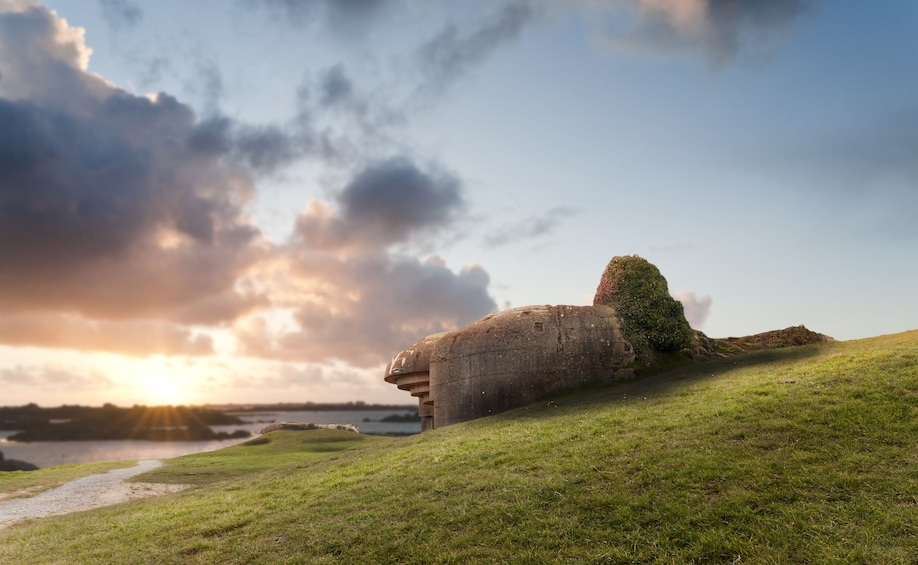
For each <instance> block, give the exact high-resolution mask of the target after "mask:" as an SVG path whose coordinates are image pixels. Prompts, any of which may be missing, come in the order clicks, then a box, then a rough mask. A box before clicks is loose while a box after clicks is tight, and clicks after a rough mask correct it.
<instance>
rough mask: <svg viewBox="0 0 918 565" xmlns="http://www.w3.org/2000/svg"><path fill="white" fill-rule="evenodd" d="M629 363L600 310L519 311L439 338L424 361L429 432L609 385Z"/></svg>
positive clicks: (617, 331) (630, 356)
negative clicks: (431, 412)
mask: <svg viewBox="0 0 918 565" xmlns="http://www.w3.org/2000/svg"><path fill="white" fill-rule="evenodd" d="M632 360H634V353H633V352H632V350H631V346H630V345H629V344H628V342H627V341H625V339H624V337H623V334H622V331H621V326H620V322H619V320H618V317H617V316H616V314H615V310H613V309H612V308H610V307H608V306H526V307H523V308H514V309H512V310H505V311H503V312H499V313H497V314H492V315H490V316H486V317H484V318H482V319H480V320H478V321H476V322H473V323H471V324H469V325H468V326H465V327H464V328H460V329H458V330H455V331H452V332H448V333H446V334H445V335H442V336H441V337H440V338H439V339H438V340H437V343H436V344H435V345H434V348H433V351H432V353H431V357H430V398H431V400H432V401H433V409H434V427H438V428H439V427H441V426H448V425H450V424H454V423H456V422H464V421H466V420H472V419H475V418H480V417H482V416H488V415H490V414H497V413H499V412H503V411H506V410H509V409H511V408H516V407H519V406H525V405H526V404H530V403H532V402H534V401H536V400H539V399H541V398H545V397H547V396H551V395H553V394H557V393H559V392H562V391H565V390H570V389H572V388H576V387H579V386H583V385H585V384H588V383H592V382H597V381H604V380H612V379H614V378H615V372H616V370H619V369H621V368H622V367H624V366H625V365H627V364H628V363H630V362H631V361H632Z"/></svg>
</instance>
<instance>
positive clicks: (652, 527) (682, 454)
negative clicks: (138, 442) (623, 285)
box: [0, 332, 918, 563]
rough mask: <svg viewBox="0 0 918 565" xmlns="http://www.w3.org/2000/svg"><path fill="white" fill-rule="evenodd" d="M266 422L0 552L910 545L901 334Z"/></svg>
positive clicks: (563, 551)
mask: <svg viewBox="0 0 918 565" xmlns="http://www.w3.org/2000/svg"><path fill="white" fill-rule="evenodd" d="M311 434H315V435H311ZM268 437H270V438H271V439H272V441H271V442H270V443H262V444H261V445H241V446H237V447H234V448H230V449H228V450H224V451H221V452H216V453H213V454H208V455H206V456H201V455H198V456H188V457H183V458H177V459H174V460H172V461H170V462H169V465H168V466H167V468H165V469H163V470H161V471H157V472H154V474H153V475H146V476H144V477H142V478H141V479H142V480H151V478H152V479H154V480H162V481H169V482H189V481H194V483H195V484H196V486H195V488H193V489H190V490H188V491H185V492H183V493H181V494H178V495H170V496H165V497H160V498H156V499H148V500H144V501H139V502H134V503H130V504H124V505H120V506H115V507H110V508H107V509H100V510H94V511H91V512H85V513H80V514H74V515H68V516H60V517H55V518H47V519H42V520H35V521H32V522H29V523H27V524H25V525H22V526H19V527H16V528H11V529H8V530H5V531H2V532H0V563H75V562H79V563H93V562H96V563H120V562H124V563H145V562H150V563H154V562H155V563H469V562H482V563H498V562H499V563H556V562H565V563H578V562H585V563H636V562H637V563H690V562H696V563H728V562H735V563H833V562H837V563H858V562H862V563H907V562H911V560H912V559H913V558H914V556H916V555H918V535H916V534H918V461H916V459H918V449H916V441H918V332H909V333H906V334H899V335H895V336H885V337H880V338H874V339H870V340H862V341H856V342H844V343H836V344H825V345H820V346H807V347H802V348H794V349H787V350H775V351H766V352H761V353H754V354H750V355H748V356H744V357H739V358H731V359H725V360H723V361H716V362H710V363H706V364H700V365H697V366H693V367H688V368H685V369H680V370H678V371H673V372H670V373H666V374H664V375H658V376H656V377H652V378H648V379H646V380H643V381H637V382H632V383H628V384H624V385H618V386H610V387H606V388H596V389H593V390H589V391H583V392H578V393H576V394H570V395H566V396H563V397H560V398H557V399H555V400H554V401H550V402H544V403H541V404H539V405H536V406H531V407H529V408H526V409H522V410H517V411H514V412H509V413H506V414H502V415H499V416H497V417H493V418H487V419H482V420H478V421H474V422H468V423H465V424H459V425H455V426H450V427H448V428H444V429H440V430H436V431H433V432H429V433H425V434H422V435H421V436H415V437H411V438H401V439H386V438H365V437H362V436H348V435H346V433H345V432H330V431H329V432H308V433H305V434H304V433H300V434H297V433H295V432H289V433H278V432H275V433H274V434H271V435H270V436H268ZM304 438H309V439H304ZM357 438H359V439H357ZM190 473H195V474H194V475H192V474H190ZM204 473H212V474H210V475H206V474H204ZM157 477H158V479H157Z"/></svg>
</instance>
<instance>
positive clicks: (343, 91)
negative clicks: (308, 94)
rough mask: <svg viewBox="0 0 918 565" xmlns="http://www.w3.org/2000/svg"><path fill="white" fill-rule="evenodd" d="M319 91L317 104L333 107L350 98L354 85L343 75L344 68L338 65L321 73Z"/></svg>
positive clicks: (345, 74)
mask: <svg viewBox="0 0 918 565" xmlns="http://www.w3.org/2000/svg"><path fill="white" fill-rule="evenodd" d="M319 91H320V92H321V97H320V99H319V103H320V104H322V105H323V106H334V105H336V104H339V103H341V102H342V101H346V100H348V99H350V98H351V96H352V95H353V92H354V84H353V83H352V82H351V79H350V77H348V76H347V73H345V71H344V66H343V65H341V64H340V63H339V64H337V65H335V66H333V67H329V68H328V69H325V71H323V72H322V76H321V80H320V82H319Z"/></svg>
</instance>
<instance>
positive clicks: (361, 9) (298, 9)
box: [241, 0, 398, 36]
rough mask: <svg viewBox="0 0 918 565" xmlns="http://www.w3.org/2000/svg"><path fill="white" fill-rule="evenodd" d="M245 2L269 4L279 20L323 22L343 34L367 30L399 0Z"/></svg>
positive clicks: (257, 5)
mask: <svg viewBox="0 0 918 565" xmlns="http://www.w3.org/2000/svg"><path fill="white" fill-rule="evenodd" d="M241 4H242V5H243V6H247V7H251V8H262V7H263V8H266V9H267V10H268V12H269V13H270V14H271V15H272V16H274V17H275V18H277V19H278V20H279V21H282V22H286V23H289V24H293V25H296V26H305V25H308V24H313V23H320V24H322V25H323V27H325V28H326V29H327V30H329V31H332V32H334V33H336V34H339V35H345V36H353V35H355V34H359V33H361V32H366V31H367V30H368V29H369V28H370V26H371V25H372V24H373V23H375V21H376V20H377V19H378V18H379V17H380V16H382V15H383V14H384V13H385V11H386V8H388V7H391V6H393V5H395V4H398V1H397V0H346V1H344V2H342V1H340V0H241Z"/></svg>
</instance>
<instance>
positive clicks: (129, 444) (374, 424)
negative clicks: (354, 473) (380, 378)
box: [0, 410, 421, 468]
mask: <svg viewBox="0 0 918 565" xmlns="http://www.w3.org/2000/svg"><path fill="white" fill-rule="evenodd" d="M229 413H230V414H233V415H235V416H238V417H239V418H240V419H241V420H243V421H245V422H246V423H245V424H240V425H233V426H212V428H213V430H214V431H215V432H222V431H225V432H232V431H235V430H248V431H250V432H252V437H255V436H257V435H258V433H259V432H260V431H261V429H262V428H263V427H265V426H267V425H268V424H270V423H273V422H313V423H316V424H355V425H356V426H357V427H358V428H360V432H361V433H365V434H376V435H410V434H417V433H420V431H421V423H420V422H410V423H398V422H380V421H379V420H382V419H383V418H384V417H386V416H390V415H392V414H403V413H404V412H399V411H393V410H327V411H303V412H239V413H233V412H229ZM365 418H367V419H370V420H373V421H370V422H364V419H365ZM15 433H16V432H14V431H0V451H2V452H3V455H4V457H5V458H6V459H18V460H20V461H27V462H29V463H32V464H34V465H37V466H38V467H40V468H44V467H53V466H55V465H69V464H73V463H93V462H96V461H122V460H136V459H169V458H172V457H180V456H182V455H190V454H192V453H203V452H205V451H214V450H217V449H222V448H224V447H229V446H231V445H235V444H237V443H242V442H244V441H248V440H249V439H251V438H243V439H230V440H221V441H139V440H111V441H34V442H31V443H19V442H13V441H8V440H7V439H6V438H8V437H9V436H11V435H13V434H15Z"/></svg>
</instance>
